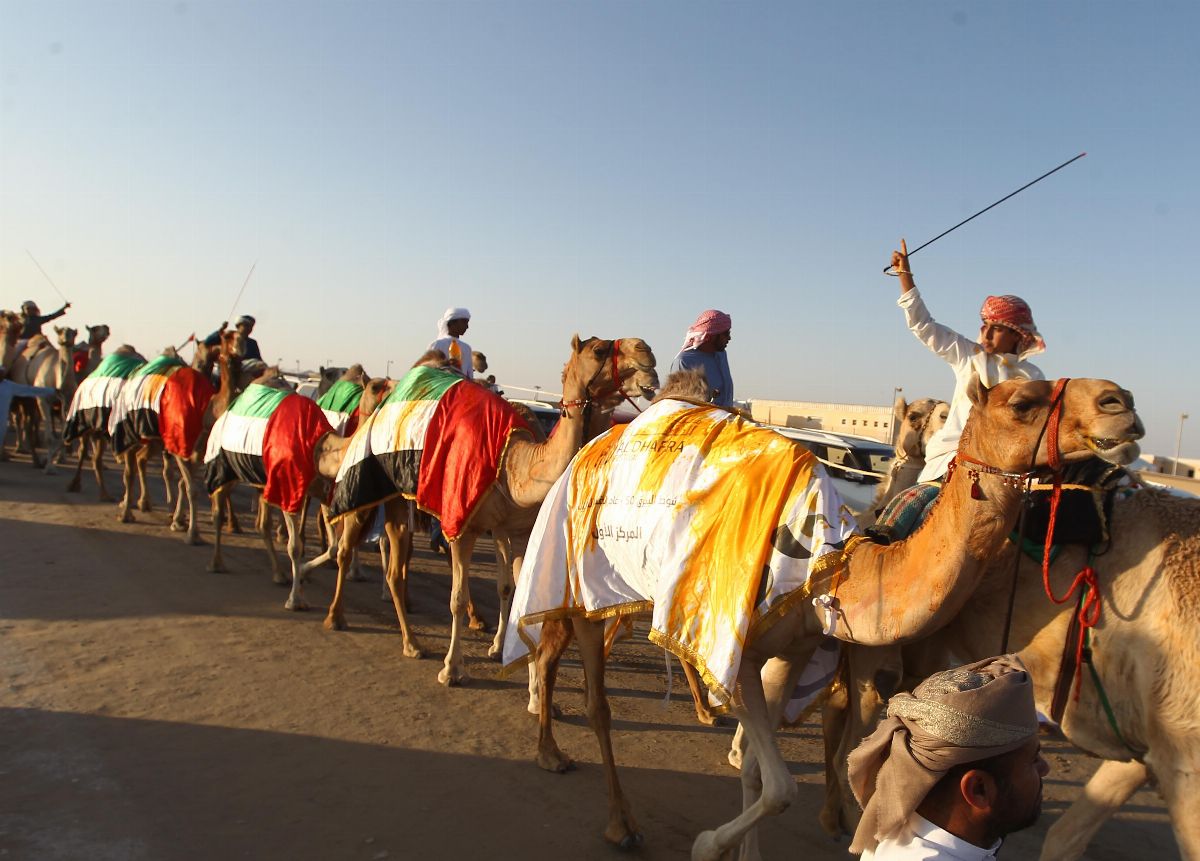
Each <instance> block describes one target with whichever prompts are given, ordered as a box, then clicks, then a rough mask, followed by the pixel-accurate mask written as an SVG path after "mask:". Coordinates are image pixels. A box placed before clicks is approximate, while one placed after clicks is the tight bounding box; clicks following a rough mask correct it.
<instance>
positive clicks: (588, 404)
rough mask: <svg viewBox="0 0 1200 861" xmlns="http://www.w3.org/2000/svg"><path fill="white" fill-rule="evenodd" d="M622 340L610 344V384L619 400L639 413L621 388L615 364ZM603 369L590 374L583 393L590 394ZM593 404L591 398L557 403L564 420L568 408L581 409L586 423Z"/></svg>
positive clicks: (618, 368) (600, 368) (602, 366)
mask: <svg viewBox="0 0 1200 861" xmlns="http://www.w3.org/2000/svg"><path fill="white" fill-rule="evenodd" d="M622 340H623V339H621V338H617V339H616V340H615V341H613V342H612V365H611V371H610V374H611V378H612V384H613V388H614V389H615V390H616V391H617V392H618V393H619V394H620V395H621V398H622V399H623V400H625V401H628V403H629V405H630V406H631V407H633V408H634V409H635V410H637V411H638V412H639V413H640V412H641V411H642V410H641V409H640V408H639V407H638V405H637V404H635V403H634V402H633V401H632V400H630V398H629V395H627V394H625V391H624V390H623V389H622V388H621V369H620V367H619V366H618V364H617V358H618V357H619V356H620V355H621V341H622ZM604 367H605V366H604V365H601V366H600V367H599V368H597V369H596V373H594V374H592V378H591V379H590V380H588V381H587V384H586V385H585V386H584V387H583V390H584V392H585V393H587V392H590V391H591V390H592V385H593V384H594V383H595V382H596V380H597V379H598V378H599V377H600V374H601V373H602V372H603V371H604ZM594 403H595V399H594V398H591V397H582V398H576V399H575V400H570V401H560V402H559V412H560V414H561V415H562V417H563V418H566V417H567V409H568V408H569V407H583V410H584V414H583V420H584V421H585V422H586V421H587V420H588V417H589V414H590V411H591V408H592V404H594Z"/></svg>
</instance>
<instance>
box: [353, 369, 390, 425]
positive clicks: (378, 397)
mask: <svg viewBox="0 0 1200 861" xmlns="http://www.w3.org/2000/svg"><path fill="white" fill-rule="evenodd" d="M394 388H396V381H395V380H392V379H389V378H388V377H376V378H375V379H373V380H367V382H366V383H364V384H363V393H362V397H361V398H360V399H359V401H358V412H359V414H360V415H362V416H364V417H366V416H369V415H370V414H371V413H373V412H375V408H376V407H378V406H379V405H380V404H381V403H383V401H384V399H385V398H387V396H388V395H390V394H391V393H392V389H394Z"/></svg>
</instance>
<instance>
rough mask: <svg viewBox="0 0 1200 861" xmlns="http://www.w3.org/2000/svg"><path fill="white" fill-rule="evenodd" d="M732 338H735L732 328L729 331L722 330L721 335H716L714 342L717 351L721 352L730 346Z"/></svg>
mask: <svg viewBox="0 0 1200 861" xmlns="http://www.w3.org/2000/svg"><path fill="white" fill-rule="evenodd" d="M732 340H733V330H732V329H730V330H729V331H727V332H721V333H720V334H719V335H716V336H715V337H714V338H713V344H714V345H715V346H716V348H717V351H718V352H720V351H722V350H724V349H725V348H726V347H728V346H729V342H730V341H732Z"/></svg>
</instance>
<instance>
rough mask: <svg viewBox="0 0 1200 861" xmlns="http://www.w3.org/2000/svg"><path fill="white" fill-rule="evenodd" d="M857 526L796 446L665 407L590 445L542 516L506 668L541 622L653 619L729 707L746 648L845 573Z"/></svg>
mask: <svg viewBox="0 0 1200 861" xmlns="http://www.w3.org/2000/svg"><path fill="white" fill-rule="evenodd" d="M854 528H855V524H854V518H853V516H852V515H851V514H850V511H849V509H848V508H847V507H846V506H844V505H843V504H842V502H841V499H840V498H839V497H838V494H837V491H836V489H835V488H834V486H833V483H832V481H830V480H829V478H828V477H827V475H826V473H825V470H824V468H823V467H822V466H821V465H820V464H819V463H818V462H817V461H816V459H815V458H814V457H813V455H812V454H811V453H809V451H808V450H807V449H805V448H804V447H803V446H802V445H800V444H799V443H796V442H793V441H792V440H789V439H787V438H786V437H784V436H782V435H780V434H778V433H775V432H774V431H771V430H768V429H766V428H761V427H757V426H756V425H754V424H752V423H750V422H747V421H746V420H744V419H742V418H741V417H740V416H737V415H735V414H733V413H730V412H727V411H725V410H722V409H719V408H714V407H711V406H702V405H696V404H692V403H688V402H684V401H678V400H665V401H660V402H659V403H657V404H654V405H653V406H651V407H650V408H648V409H647V410H646V411H645V412H643V413H642V414H641V415H639V416H638V417H637V418H635V419H634V420H633V421H632V422H631V423H630V424H628V425H625V426H620V425H618V426H617V427H615V428H613V429H612V430H611V431H609V432H608V433H606V434H604V435H603V436H600V437H597V438H596V439H594V440H592V442H590V443H589V444H588V445H586V446H584V448H583V449H581V450H580V452H579V453H578V454H577V455H576V456H575V458H574V460H572V461H571V465H570V466H569V467H568V468H567V471H566V473H564V474H563V476H562V477H561V478H560V479H559V480H558V481H557V482H556V483H555V485H554V487H553V488H552V489H551V491H550V494H549V495H548V496H547V498H546V501H545V502H544V503H543V504H542V508H541V510H540V511H539V513H538V518H537V522H536V524H535V525H534V528H533V535H532V536H531V538H530V541H529V548H528V550H527V552H526V555H525V564H524V566H523V567H522V569H521V575H520V577H519V578H518V579H517V592H516V596H515V597H514V599H513V605H512V616H511V618H512V619H513V621H514V623H515V624H513V625H512V626H511V627H510V629H509V631H508V636H507V639H506V640H505V643H504V662H505V664H506V665H512V664H514V663H516V662H518V661H521V660H524V659H527V658H528V656H529V655H530V654H532V652H533V650H534V649H535V648H536V645H537V643H538V640H539V639H540V636H541V623H542V622H543V621H545V620H547V619H558V618H565V617H569V616H575V615H581V616H586V617H588V618H591V619H611V618H615V617H620V616H625V615H628V614H630V613H638V612H650V613H651V616H652V621H651V631H650V640H651V641H652V642H654V643H656V644H658V645H660V646H662V647H663V648H665V649H668V650H670V651H671V652H673V653H674V654H676V655H677V656H679V658H680V659H681V660H685V661H687V662H689V663H690V664H692V665H693V666H694V667H695V668H696V669H697V671H698V672H699V673H700V675H701V678H703V679H704V681H705V684H706V685H707V686H708V688H709V691H710V699H711V700H712V701H713V702H714V703H715V704H716V706H717V707H718V708H724V707H727V706H728V704H729V700H730V697H731V695H732V692H733V690H734V681H735V679H736V676H737V671H738V668H739V666H740V664H741V658H742V647H743V644H744V643H745V642H746V640H747V638H748V637H750V636H753V635H755V634H756V633H758V632H760V631H762V630H765V629H766V628H767V627H768V626H769V625H770V624H771V623H772V622H774V621H776V620H777V619H779V618H780V617H781V616H782V615H783V614H784V613H785V612H787V610H789V609H790V608H791V607H792V606H794V604H795V602H797V601H799V600H802V599H803V598H804V597H805V596H806V595H807V594H808V587H809V583H810V582H811V581H812V580H813V578H815V577H818V576H820V575H824V574H831V575H836V572H837V570H838V569H841V568H842V567H844V564H845V553H844V550H845V547H846V543H847V541H848V540H849V539H851V538H852V536H853V534H854Z"/></svg>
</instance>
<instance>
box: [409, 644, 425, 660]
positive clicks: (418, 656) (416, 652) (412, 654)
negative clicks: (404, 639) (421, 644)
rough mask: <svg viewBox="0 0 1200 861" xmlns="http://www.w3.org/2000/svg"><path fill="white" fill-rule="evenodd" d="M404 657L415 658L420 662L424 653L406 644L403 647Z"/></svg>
mask: <svg viewBox="0 0 1200 861" xmlns="http://www.w3.org/2000/svg"><path fill="white" fill-rule="evenodd" d="M404 657H406V658H416V659H418V660H420V659H421V658H423V657H425V653H424V652H422V651H421V650H420V648H418V647H417V646H413V645H409V644H407V643H406V644H405V646H404Z"/></svg>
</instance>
